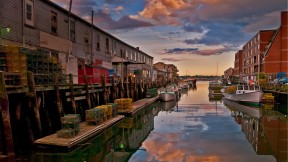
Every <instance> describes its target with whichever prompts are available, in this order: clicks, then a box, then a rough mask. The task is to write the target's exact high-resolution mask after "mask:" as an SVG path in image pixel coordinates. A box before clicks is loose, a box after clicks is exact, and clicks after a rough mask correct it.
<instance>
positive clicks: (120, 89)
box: [119, 80, 124, 98]
mask: <svg viewBox="0 0 288 162" xmlns="http://www.w3.org/2000/svg"><path fill="white" fill-rule="evenodd" d="M119 84H120V86H119V91H120V98H124V88H123V82H122V80H121V82H119Z"/></svg>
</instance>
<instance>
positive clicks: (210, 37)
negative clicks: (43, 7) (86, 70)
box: [51, 0, 287, 75]
mask: <svg viewBox="0 0 288 162" xmlns="http://www.w3.org/2000/svg"><path fill="white" fill-rule="evenodd" d="M51 1H53V2H55V3H56V4H58V5H60V6H62V7H63V8H66V9H67V10H68V8H69V1H70V0H51ZM92 10H93V11H94V16H93V18H94V20H93V22H94V25H95V26H97V27H99V28H101V29H103V30H104V31H107V32H108V33H110V34H112V35H113V36H115V37H117V38H119V39H121V40H123V41H124V42H126V43H128V44H130V45H132V46H134V47H139V48H140V50H142V51H143V52H145V53H147V54H148V55H150V56H152V57H154V63H157V62H164V63H165V64H174V65H175V66H176V67H177V68H178V70H179V72H178V74H179V75H223V74H224V71H225V70H227V69H228V68H229V67H232V68H233V67H234V57H235V53H236V52H237V51H238V50H240V49H242V47H243V45H244V44H245V43H246V42H247V41H249V40H250V39H251V38H252V37H253V36H255V35H256V34H257V33H258V32H259V31H260V30H270V29H276V28H278V27H279V26H280V13H281V11H285V10H287V0H73V1H72V12H73V13H74V14H76V15H78V16H80V17H82V18H83V19H85V20H87V21H88V22H91V11H92Z"/></svg>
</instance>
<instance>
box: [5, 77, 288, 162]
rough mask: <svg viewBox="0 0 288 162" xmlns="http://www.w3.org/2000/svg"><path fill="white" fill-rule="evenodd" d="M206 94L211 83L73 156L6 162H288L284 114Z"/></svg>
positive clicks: (38, 154) (37, 153) (25, 156)
mask: <svg viewBox="0 0 288 162" xmlns="http://www.w3.org/2000/svg"><path fill="white" fill-rule="evenodd" d="M208 93H209V92H208V82H197V88H194V89H189V90H186V91H182V96H181V97H180V99H179V101H178V102H174V101H172V102H158V103H154V104H152V105H150V106H148V107H146V108H145V109H144V110H142V111H140V112H139V113H136V114H134V115H133V116H132V117H125V119H124V120H123V121H122V122H120V123H118V124H116V125H114V126H113V127H111V128H109V129H107V130H106V131H104V132H103V133H102V134H101V135H99V136H97V137H95V138H94V139H92V140H91V141H89V142H87V143H85V144H82V145H79V147H78V148H77V149H75V150H73V151H71V152H68V153H61V152H59V151H58V150H52V151H49V152H47V151H46V150H45V151H41V150H39V149H37V150H29V151H28V150H25V152H20V153H19V154H18V155H17V156H16V157H15V159H10V160H7V161H27V162H28V161H29V162H38V161H43V162H44V161H45V162H66V161H67V162H70V161H75V162H98V161H99V162H101V161H108V162H124V161H130V162H146V161H152V162H154V161H155V162H157V161H165V162H166V161H167V162H169V161H171V162H218V161H219V162H231V161H232V162H233V161H234V162H250V161H251V162H258V161H259V162H260V161H261V162H274V161H279V162H282V161H283V162H284V161H285V162H286V161H287V156H288V154H287V130H288V129H287V127H288V126H287V115H285V114H283V113H280V112H283V111H280V112H279V111H275V106H274V105H265V106H262V107H260V108H259V107H249V106H246V105H240V104H238V103H235V102H231V101H226V100H221V98H219V97H218V98H217V97H214V98H211V97H210V98H209V97H208ZM279 109H280V110H283V106H282V107H280V108H279ZM284 109H287V105H286V106H284ZM284 112H287V110H286V111H284Z"/></svg>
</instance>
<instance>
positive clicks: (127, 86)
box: [126, 76, 130, 98]
mask: <svg viewBox="0 0 288 162" xmlns="http://www.w3.org/2000/svg"><path fill="white" fill-rule="evenodd" d="M126 95H127V98H130V94H129V79H128V76H126Z"/></svg>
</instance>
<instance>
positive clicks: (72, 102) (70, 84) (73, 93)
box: [69, 74, 76, 114]
mask: <svg viewBox="0 0 288 162" xmlns="http://www.w3.org/2000/svg"><path fill="white" fill-rule="evenodd" d="M69 88H70V97H71V106H72V109H73V113H74V114H76V102H75V92H74V87H73V75H72V74H69Z"/></svg>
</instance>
